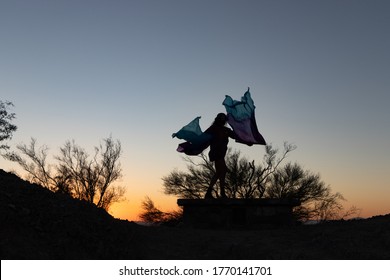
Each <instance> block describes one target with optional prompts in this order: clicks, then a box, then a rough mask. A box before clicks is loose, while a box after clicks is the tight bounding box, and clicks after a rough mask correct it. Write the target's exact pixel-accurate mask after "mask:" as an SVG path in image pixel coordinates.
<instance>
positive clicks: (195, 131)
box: [172, 117, 211, 155]
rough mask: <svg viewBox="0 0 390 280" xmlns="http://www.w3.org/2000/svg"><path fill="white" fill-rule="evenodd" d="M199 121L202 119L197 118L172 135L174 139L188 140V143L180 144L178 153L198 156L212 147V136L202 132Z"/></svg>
mask: <svg viewBox="0 0 390 280" xmlns="http://www.w3.org/2000/svg"><path fill="white" fill-rule="evenodd" d="M199 119H200V117H196V118H195V119H194V120H193V121H191V122H190V123H189V124H187V125H186V126H183V127H182V128H181V129H180V130H179V131H178V132H176V133H173V134H172V138H173V137H177V138H179V139H183V140H186V142H184V143H181V144H179V146H178V147H177V149H176V151H178V152H180V153H185V154H186V155H198V154H200V153H202V152H203V151H204V150H205V149H206V148H207V147H208V146H209V145H210V140H211V135H209V134H208V133H204V132H202V129H201V128H200V126H199Z"/></svg>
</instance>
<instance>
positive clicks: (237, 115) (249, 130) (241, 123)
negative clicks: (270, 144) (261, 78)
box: [222, 88, 266, 146]
mask: <svg viewBox="0 0 390 280" xmlns="http://www.w3.org/2000/svg"><path fill="white" fill-rule="evenodd" d="M222 104H223V105H224V106H225V109H226V112H227V117H228V123H229V125H230V126H231V127H232V128H233V131H234V133H235V134H236V142H239V143H243V144H247V145H250V146H251V145H253V144H259V145H266V142H265V140H264V138H263V136H262V135H261V134H260V132H259V130H258V128H257V124H256V119H255V108H256V107H255V104H254V102H253V100H252V98H251V94H250V92H249V88H248V90H247V91H246V92H245V94H244V96H243V97H241V101H237V100H233V99H232V98H231V97H230V96H229V95H226V97H225V100H224V101H223V103H222Z"/></svg>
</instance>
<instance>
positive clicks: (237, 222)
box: [177, 199, 300, 228]
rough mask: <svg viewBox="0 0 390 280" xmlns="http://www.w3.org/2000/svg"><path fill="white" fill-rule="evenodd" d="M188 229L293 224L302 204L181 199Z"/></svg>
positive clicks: (272, 200)
mask: <svg viewBox="0 0 390 280" xmlns="http://www.w3.org/2000/svg"><path fill="white" fill-rule="evenodd" d="M177 203H178V205H179V206H182V207H183V223H184V225H185V226H189V227H197V228H261V227H264V226H265V225H291V224H293V223H294V219H293V215H292V209H293V207H294V206H298V205H300V203H299V201H297V200H288V199H178V201H177Z"/></svg>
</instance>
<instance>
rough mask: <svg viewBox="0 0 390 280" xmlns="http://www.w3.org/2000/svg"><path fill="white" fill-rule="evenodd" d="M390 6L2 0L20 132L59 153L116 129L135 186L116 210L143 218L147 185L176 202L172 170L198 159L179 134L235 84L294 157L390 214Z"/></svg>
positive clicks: (7, 86) (2, 40) (256, 153)
mask: <svg viewBox="0 0 390 280" xmlns="http://www.w3.org/2000/svg"><path fill="white" fill-rule="evenodd" d="M389 15H390V1H386V0H382V1H378V0H366V1H360V0H350V1H349V0H326V1H313V0H307V1H299V0H298V1H291V0H286V1H278V0H272V1H271V0H269V1H261V0H258V1H255V0H253V1H249V0H239V1H238V0H236V1H228V0H224V1H221V0H201V1H186V0H181V1H179V0H175V1H172V0H171V1H170V0H165V1H161V0H156V1H150V0H145V1H141V0H139V1H133V0H106V1H100V0H91V1H87V0H74V1H73V0H58V1H56V0H46V1H41V0H34V1H31V0H25V1H21V0H2V1H0V100H3V101H5V100H9V101H11V102H13V103H14V105H15V107H14V108H13V109H12V111H13V112H15V113H16V115H17V119H16V120H15V121H14V123H15V124H16V125H17V126H18V130H17V132H16V133H15V134H14V137H13V139H12V141H11V142H10V143H9V144H11V145H12V146H15V145H16V144H19V143H29V141H30V138H31V137H34V138H36V139H37V141H38V144H39V145H47V146H49V147H50V151H51V155H54V154H57V152H58V150H59V147H60V146H62V145H63V144H64V143H65V141H66V140H71V139H74V140H75V141H76V143H77V144H79V145H80V146H82V147H85V148H87V149H91V150H92V148H93V147H94V146H96V145H98V144H99V142H100V140H101V139H103V138H106V137H108V136H109V135H110V134H111V135H112V137H113V138H114V139H119V140H120V141H121V143H122V147H123V155H122V157H121V163H122V168H123V174H124V177H123V178H122V180H121V181H120V182H119V184H120V185H122V186H125V187H126V190H127V193H126V201H124V202H123V203H121V204H117V205H115V206H114V207H112V209H111V214H113V215H114V216H115V217H117V218H122V219H129V220H135V219H137V215H138V213H139V211H140V210H139V207H140V205H141V202H142V201H143V200H144V198H145V196H149V197H150V198H151V199H152V200H153V201H154V202H155V203H156V205H157V206H158V207H160V208H161V209H162V210H166V211H168V210H173V209H176V198H175V197H168V196H166V195H164V194H163V187H162V180H161V178H162V177H163V176H166V175H168V174H169V173H170V172H171V171H173V170H174V169H175V168H177V169H179V170H186V168H185V165H186V163H185V162H184V161H183V159H182V154H179V153H178V152H176V147H177V145H178V144H179V143H180V140H178V139H172V138H171V134H172V133H173V132H176V131H177V130H179V129H180V128H181V127H182V126H184V125H185V124H187V123H188V122H190V121H191V120H192V119H194V118H195V117H197V116H201V117H202V118H201V120H200V123H201V127H202V128H203V129H206V128H207V127H208V126H209V125H210V124H211V122H212V121H213V119H214V117H215V115H216V114H217V113H219V112H223V111H224V107H223V106H222V101H223V99H224V97H225V95H230V96H231V97H232V98H233V99H239V98H241V96H242V95H243V94H244V92H245V91H246V89H247V87H250V88H251V94H252V98H253V100H254V102H255V105H256V118H257V123H258V127H259V130H260V132H261V133H262V135H263V136H264V138H265V139H266V141H267V142H268V143H272V144H273V145H274V146H275V147H279V148H280V149H282V148H283V142H284V141H288V142H290V143H293V144H295V145H296V146H297V147H298V148H297V150H295V151H294V152H292V153H291V154H290V156H289V157H288V159H287V161H292V162H298V163H300V164H301V165H302V166H303V167H304V168H306V169H309V170H311V171H313V172H315V173H320V175H321V178H322V179H323V181H324V182H325V183H326V184H327V185H329V186H330V187H331V188H332V190H333V191H334V192H340V193H342V194H343V195H344V197H345V198H346V199H347V200H348V201H347V202H346V207H348V206H350V205H355V206H356V207H358V208H360V209H362V212H361V213H360V216H362V217H369V216H372V215H379V214H387V213H390V148H389V143H390V110H389V105H390V36H389V34H390V17H389ZM230 147H232V148H233V149H236V150H240V151H241V152H242V154H243V155H244V156H246V157H247V158H248V159H254V160H255V161H256V162H257V163H260V162H261V160H262V158H263V155H264V146H252V147H247V146H244V145H240V144H236V143H233V142H232V141H231V142H230ZM53 161H54V160H53ZM0 168H2V169H5V170H7V171H10V170H16V171H18V170H19V169H18V167H17V166H16V165H15V164H12V163H10V162H7V161H5V160H4V159H2V158H1V159H0ZM20 173H21V172H20Z"/></svg>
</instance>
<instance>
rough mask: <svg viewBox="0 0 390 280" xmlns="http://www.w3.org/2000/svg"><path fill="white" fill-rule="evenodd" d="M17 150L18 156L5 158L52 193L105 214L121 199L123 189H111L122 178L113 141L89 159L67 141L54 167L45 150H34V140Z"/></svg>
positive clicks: (118, 146) (117, 146) (118, 151)
mask: <svg viewBox="0 0 390 280" xmlns="http://www.w3.org/2000/svg"><path fill="white" fill-rule="evenodd" d="M17 149H18V150H19V152H20V153H21V155H20V154H18V153H15V152H13V153H9V154H8V156H7V158H8V159H9V160H11V161H14V162H17V163H18V164H19V165H20V166H21V167H22V168H23V169H24V170H25V171H27V174H28V179H29V180H30V181H32V182H34V183H38V184H40V185H42V186H44V187H46V188H48V189H50V190H52V191H54V192H62V193H66V194H69V195H71V196H72V197H75V198H77V199H80V200H86V201H88V202H89V203H93V204H95V205H96V206H98V207H100V208H103V209H105V210H108V208H109V207H110V205H111V204H112V203H114V202H118V201H119V200H120V199H121V198H122V197H123V195H124V188H123V187H117V186H113V183H114V182H115V181H117V180H118V179H120V178H121V176H122V174H121V173H122V170H121V167H120V162H119V158H120V155H121V151H122V149H121V144H120V142H119V141H114V140H113V139H112V137H109V138H107V139H104V140H103V144H100V146H99V147H95V149H94V155H93V157H92V158H90V156H89V155H88V153H87V152H86V151H85V149H83V148H81V147H80V146H78V145H77V144H76V143H75V141H67V142H66V143H65V145H64V146H63V147H61V148H60V154H59V155H58V156H55V159H56V160H57V165H51V164H48V162H47V154H48V148H47V147H46V146H41V147H37V145H36V140H35V139H31V143H30V145H29V146H27V145H25V144H21V145H18V146H17ZM53 170H54V171H53Z"/></svg>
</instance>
